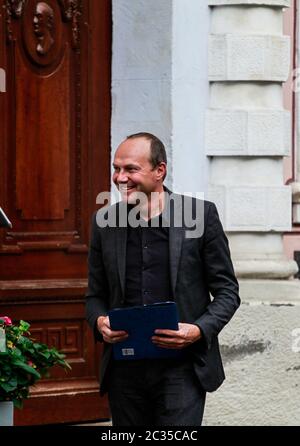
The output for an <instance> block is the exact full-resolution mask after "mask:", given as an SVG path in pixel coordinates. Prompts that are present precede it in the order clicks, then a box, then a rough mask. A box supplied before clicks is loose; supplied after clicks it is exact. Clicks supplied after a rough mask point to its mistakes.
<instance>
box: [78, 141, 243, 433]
mask: <svg viewBox="0 0 300 446" xmlns="http://www.w3.org/2000/svg"><path fill="white" fill-rule="evenodd" d="M113 168H114V173H113V181H114V183H115V185H116V187H117V188H118V189H119V191H120V193H121V196H122V202H121V203H117V204H116V205H114V206H112V207H110V208H109V210H108V211H107V212H115V213H119V212H120V211H121V209H123V208H124V204H125V205H126V208H127V211H128V209H129V210H130V209H131V208H133V207H134V206H137V207H138V211H139V218H140V221H141V222H142V224H141V225H139V226H138V227H136V226H134V227H132V226H131V225H130V224H128V225H127V227H125V228H123V227H118V226H117V227H114V228H112V227H100V226H98V225H97V219H96V216H95V217H94V219H93V226H92V237H91V244H90V252H89V285H88V291H87V295H86V299H87V302H86V310H87V320H88V322H89V324H90V325H91V327H92V329H93V330H94V333H95V337H96V339H98V340H100V341H102V342H104V353H103V358H102V363H101V379H100V391H101V394H104V393H105V392H107V391H108V396H109V403H110V408H111V412H112V419H113V424H114V425H116V426H130V425H131V426H140V425H145V426H163V425H165V426H180V425H181V426H184V425H186V426H188V425H190V426H200V425H201V422H202V417H203V411H204V404H205V396H206V392H207V391H214V390H216V389H217V388H218V387H219V386H220V385H221V383H222V381H223V380H224V371H223V367H222V362H221V357H220V352H219V346H218V338H217V336H218V334H219V332H220V331H221V330H222V328H223V327H224V326H225V325H226V324H227V322H228V321H229V320H230V319H231V317H232V316H233V314H234V312H235V311H236V309H237V308H238V306H239V303H240V299H239V295H238V283H237V280H236V278H235V275H234V271H233V267H232V262H231V259H230V252H229V248H228V242H227V238H226V236H225V234H224V231H223V228H222V225H221V223H220V220H219V217H218V213H217V210H216V207H215V205H214V204H213V203H210V202H208V201H204V202H202V203H201V204H202V206H200V209H202V210H203V212H201V213H198V214H199V215H197V214H196V215H195V217H196V219H198V220H199V222H200V223H201V224H202V226H203V231H201V234H199V236H197V237H194V238H188V237H187V236H186V234H187V232H186V227H185V226H184V224H182V226H181V227H178V226H176V225H175V224H174V209H173V211H172V210H170V209H169V207H170V199H169V198H168V197H171V195H172V193H171V192H170V191H168V189H166V188H165V187H164V185H163V181H164V179H165V177H166V173H167V158H166V151H165V148H164V145H163V143H162V142H161V141H160V140H159V139H158V138H157V137H156V136H154V135H152V134H149V133H138V134H134V135H131V136H129V137H128V138H127V139H126V140H125V141H123V142H122V143H121V144H120V146H119V147H118V148H117V151H116V153H115V157H114V161H113ZM141 197H144V198H142V199H141ZM177 197H179V198H180V200H185V199H187V197H184V196H177ZM187 200H189V202H190V203H192V207H193V208H195V206H194V205H196V204H197V203H196V199H190V198H189V199H187ZM196 208H197V206H196ZM197 209H198V208H197ZM166 210H168V211H170V212H169V214H168V215H169V216H170V219H169V220H168V224H165V223H166V220H165V219H164V214H165V211H166ZM180 212H182V213H184V212H186V208H185V207H183V208H181V209H180ZM182 221H185V220H184V219H182ZM154 223H155V224H154ZM210 294H211V295H212V296H213V300H212V301H211V299H210ZM170 300H174V301H175V302H176V304H177V307H178V313H179V319H180V322H179V327H178V330H165V329H161V328H158V329H157V330H156V331H155V334H154V336H153V337H152V342H153V343H154V344H156V345H157V346H159V347H161V348H163V349H177V350H180V351H181V353H182V354H181V356H180V357H179V358H172V359H170V358H165V359H159V360H157V359H144V360H143V359H142V360H128V361H116V360H114V359H113V357H112V348H111V347H112V344H114V343H117V342H120V341H122V340H125V339H126V338H127V337H128V334H127V333H126V332H124V331H114V330H112V329H111V327H110V321H109V318H108V316H107V312H108V311H109V310H110V309H113V308H117V307H130V306H136V305H143V304H150V303H157V302H165V301H170Z"/></svg>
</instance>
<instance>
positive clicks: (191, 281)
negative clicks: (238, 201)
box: [86, 191, 240, 394]
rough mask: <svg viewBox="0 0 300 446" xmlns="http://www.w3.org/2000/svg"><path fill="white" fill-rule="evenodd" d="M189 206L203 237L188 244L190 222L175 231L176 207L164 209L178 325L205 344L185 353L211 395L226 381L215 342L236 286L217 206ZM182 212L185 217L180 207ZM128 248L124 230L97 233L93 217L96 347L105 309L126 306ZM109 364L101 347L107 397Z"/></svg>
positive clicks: (234, 301) (89, 302)
mask: <svg viewBox="0 0 300 446" xmlns="http://www.w3.org/2000/svg"><path fill="white" fill-rule="evenodd" d="M168 192H169V194H170V191H168ZM177 198H179V202H180V200H182V198H183V197H182V196H180V195H177ZM185 198H186V197H185ZM187 200H190V204H191V207H192V209H193V218H195V217H196V216H197V222H198V224H199V227H200V228H201V225H202V227H203V231H202V232H203V233H202V234H199V236H198V237H196V238H187V237H186V230H187V229H189V228H190V225H191V222H189V223H186V222H185V221H183V224H182V225H181V227H177V226H178V224H177V223H176V222H175V223H174V218H173V217H174V209H176V206H177V205H172V203H171V205H170V203H168V204H167V206H166V209H167V208H168V209H170V214H169V215H170V221H171V224H170V229H169V249H170V274H171V283H172V289H173V296H174V300H175V301H176V303H177V307H178V312H179V319H180V322H187V323H193V324H196V325H198V326H199V327H200V329H201V332H202V335H203V338H202V339H200V340H199V341H197V342H195V343H194V344H192V345H191V346H190V347H188V350H187V351H188V352H189V355H190V357H191V358H192V360H193V364H194V369H195V372H196V375H197V377H198V379H199V381H200V383H201V385H202V387H203V388H204V389H205V390H206V391H208V392H212V391H214V390H216V389H217V388H218V387H219V386H220V385H221V384H222V382H223V380H224V378H225V375H224V370H223V366H222V361H221V356H220V352H219V344H218V338H217V336H218V334H219V332H220V331H221V330H222V328H223V327H224V326H225V325H226V324H227V322H229V320H230V319H231V317H232V316H233V314H234V313H235V311H236V310H237V308H238V307H239V304H240V298H239V294H238V282H237V280H236V277H235V274H234V270H233V266H232V262H231V258H230V252H229V247H228V240H227V238H226V235H225V233H224V231H223V228H222V225H221V222H220V220H219V216H218V212H217V209H216V206H215V205H214V203H211V202H209V201H199V200H196V199H195V198H187ZM177 203H178V202H177ZM197 205H200V206H199V207H200V209H201V206H202V209H203V212H200V216H199V215H198V214H196V210H197ZM122 206H124V204H123V203H117V204H116V205H113V206H111V207H109V208H108V209H107V211H106V216H109V215H110V216H114V215H117V216H118V215H119V212H120V210H121V209H122ZM181 209H182V212H184V206H182V208H181ZM183 220H184V219H183ZM126 242H127V229H126V227H102V228H100V227H99V226H98V225H97V222H96V214H95V215H94V217H93V223H92V230H91V242H90V250H89V258H88V266H89V277H88V290H87V293H86V317H87V320H88V323H89V325H90V326H91V328H92V329H93V330H94V335H95V338H96V340H99V341H103V339H102V336H101V335H100V333H99V332H98V330H97V328H96V323H97V318H98V317H99V316H101V315H103V316H105V315H106V314H107V311H108V310H109V309H112V308H117V307H120V306H122V305H123V304H124V288H125V269H126V264H125V263H126ZM211 296H212V298H211ZM110 359H111V345H110V344H107V343H104V351H103V357H102V361H101V371H100V392H101V394H104V393H105V392H106V391H107V386H106V377H107V375H108V374H107V373H106V372H107V371H108V366H109V362H110Z"/></svg>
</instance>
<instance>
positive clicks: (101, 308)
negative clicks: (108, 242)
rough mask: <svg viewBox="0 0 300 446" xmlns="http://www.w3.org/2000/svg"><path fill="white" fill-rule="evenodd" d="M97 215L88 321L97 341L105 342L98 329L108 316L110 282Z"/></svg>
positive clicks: (90, 257)
mask: <svg viewBox="0 0 300 446" xmlns="http://www.w3.org/2000/svg"><path fill="white" fill-rule="evenodd" d="M96 215H97V214H96V213H95V214H94V215H93V220H92V228H91V241H90V246H89V255H88V288H87V292H86V295H85V297H86V305H85V309H86V319H87V321H88V323H89V325H90V327H91V328H92V330H93V331H94V337H95V340H97V341H101V342H102V341H103V337H102V335H101V333H100V332H99V330H98V328H97V319H98V317H99V316H106V315H107V311H108V281H107V277H106V273H105V268H104V263H103V257H102V249H101V235H100V229H99V228H98V225H97V221H96Z"/></svg>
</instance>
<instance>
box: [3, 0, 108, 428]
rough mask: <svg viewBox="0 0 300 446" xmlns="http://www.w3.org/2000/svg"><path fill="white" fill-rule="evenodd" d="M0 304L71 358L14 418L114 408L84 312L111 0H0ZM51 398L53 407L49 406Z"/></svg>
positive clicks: (78, 416) (102, 153)
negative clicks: (2, 219)
mask: <svg viewBox="0 0 300 446" xmlns="http://www.w3.org/2000/svg"><path fill="white" fill-rule="evenodd" d="M0 7H1V9H0V11H3V14H2V15H1V16H0V26H1V28H0V67H3V68H4V69H5V71H6V80H7V82H6V90H7V91H6V93H4V94H3V93H0V112H1V118H3V119H1V121H0V138H1V146H0V206H1V207H3V208H4V209H5V212H6V213H7V215H8V216H9V218H10V220H11V221H12V223H13V228H12V229H10V230H4V229H0V313H1V314H7V315H10V316H11V317H12V318H13V319H14V320H19V319H24V320H27V321H28V322H30V323H31V326H32V329H31V332H32V335H33V336H34V337H35V338H36V339H37V340H39V341H42V342H46V343H47V344H49V345H55V346H56V347H58V348H59V349H61V350H62V351H63V352H64V353H65V354H66V355H67V358H68V360H69V361H70V363H71V366H72V371H71V372H70V373H68V374H67V375H66V374H65V372H64V371H63V370H60V369H59V368H57V369H55V370H53V373H52V375H51V379H48V380H42V381H41V382H40V383H39V384H38V385H37V386H36V387H35V388H34V389H32V395H31V398H30V399H29V400H28V401H27V402H26V403H25V406H24V410H23V411H21V412H17V415H16V420H15V423H16V424H17V425H18V424H23V425H25V424H43V423H57V422H83V421H90V420H94V419H100V418H107V417H108V416H109V412H108V405H107V400H106V399H105V398H104V399H100V398H99V394H98V387H99V385H98V355H99V353H100V351H99V349H100V347H99V349H98V351H97V352H96V347H95V345H94V341H93V339H92V333H91V332H90V330H89V328H88V327H87V324H86V321H85V315H84V293H85V289H86V277H87V252H88V243H89V229H90V218H91V215H92V213H93V211H94V210H95V209H96V196H97V195H98V193H99V192H100V191H103V190H109V186H110V179H109V174H110V167H109V165H110V156H109V153H110V83H111V82H110V79H111V77H110V65H111V2H110V0H101V1H99V0H46V1H43V2H40V1H39V0H0ZM51 407H53V408H55V410H54V409H53V410H50V409H51Z"/></svg>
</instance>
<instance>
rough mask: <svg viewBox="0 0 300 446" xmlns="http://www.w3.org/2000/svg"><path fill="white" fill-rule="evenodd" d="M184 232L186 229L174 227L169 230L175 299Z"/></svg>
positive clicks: (171, 271) (171, 272)
mask: <svg viewBox="0 0 300 446" xmlns="http://www.w3.org/2000/svg"><path fill="white" fill-rule="evenodd" d="M184 232H185V230H184V228H174V227H172V226H171V227H170V230H169V256H170V260H169V261H170V275H171V285H172V291H173V297H174V298H175V289H176V282H177V273H178V267H179V261H180V256H181V248H182V242H183V238H184Z"/></svg>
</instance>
